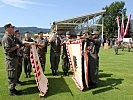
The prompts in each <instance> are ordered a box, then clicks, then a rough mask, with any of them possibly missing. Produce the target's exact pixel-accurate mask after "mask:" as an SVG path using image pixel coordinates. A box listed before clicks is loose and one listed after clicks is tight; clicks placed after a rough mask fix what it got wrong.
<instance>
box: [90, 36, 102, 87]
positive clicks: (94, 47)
mask: <svg viewBox="0 0 133 100" xmlns="http://www.w3.org/2000/svg"><path fill="white" fill-rule="evenodd" d="M89 42H90V43H89V44H90V46H89V53H88V58H89V61H88V62H89V85H90V88H91V87H92V88H93V86H94V87H95V86H96V85H97V83H98V71H99V56H98V53H99V50H100V46H101V39H100V38H98V37H97V38H92V39H90V40H89Z"/></svg>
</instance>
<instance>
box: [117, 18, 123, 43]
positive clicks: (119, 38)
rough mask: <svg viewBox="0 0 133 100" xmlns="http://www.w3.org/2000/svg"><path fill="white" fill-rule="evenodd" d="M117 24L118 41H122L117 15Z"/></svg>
mask: <svg viewBox="0 0 133 100" xmlns="http://www.w3.org/2000/svg"><path fill="white" fill-rule="evenodd" d="M117 26H118V42H121V41H122V36H121V31H120V19H119V17H118V16H117Z"/></svg>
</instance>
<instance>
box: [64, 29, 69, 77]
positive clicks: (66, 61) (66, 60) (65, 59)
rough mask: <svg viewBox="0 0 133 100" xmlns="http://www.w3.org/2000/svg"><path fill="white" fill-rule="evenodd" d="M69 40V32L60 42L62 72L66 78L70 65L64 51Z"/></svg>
mask: <svg viewBox="0 0 133 100" xmlns="http://www.w3.org/2000/svg"><path fill="white" fill-rule="evenodd" d="M69 39H70V32H69V31H67V32H66V38H65V39H63V41H62V46H63V52H62V69H63V72H64V76H68V70H69V69H70V63H69V59H68V56H67V50H66V42H67V41H69Z"/></svg>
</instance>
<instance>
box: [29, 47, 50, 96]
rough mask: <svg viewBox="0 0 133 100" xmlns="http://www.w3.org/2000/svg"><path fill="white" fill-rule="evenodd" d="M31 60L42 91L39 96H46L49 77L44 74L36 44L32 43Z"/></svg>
mask: <svg viewBox="0 0 133 100" xmlns="http://www.w3.org/2000/svg"><path fill="white" fill-rule="evenodd" d="M30 61H31V64H32V69H33V71H34V76H35V80H36V83H37V86H38V89H39V91H40V94H39V96H44V95H45V94H46V93H47V90H48V79H47V78H46V76H45V75H44V74H43V71H42V68H41V63H40V61H39V57H38V53H37V50H36V46H35V45H31V48H30Z"/></svg>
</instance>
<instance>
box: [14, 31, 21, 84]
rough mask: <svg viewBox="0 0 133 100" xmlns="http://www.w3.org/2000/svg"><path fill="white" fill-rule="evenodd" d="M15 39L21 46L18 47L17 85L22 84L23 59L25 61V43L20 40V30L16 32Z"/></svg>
mask: <svg viewBox="0 0 133 100" xmlns="http://www.w3.org/2000/svg"><path fill="white" fill-rule="evenodd" d="M14 41H15V43H16V44H19V45H20V48H19V49H17V56H18V63H17V64H18V65H17V85H22V84H23V82H21V81H20V80H19V78H20V76H21V73H22V61H23V44H22V41H21V40H20V32H19V30H16V31H15V34H14Z"/></svg>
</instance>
